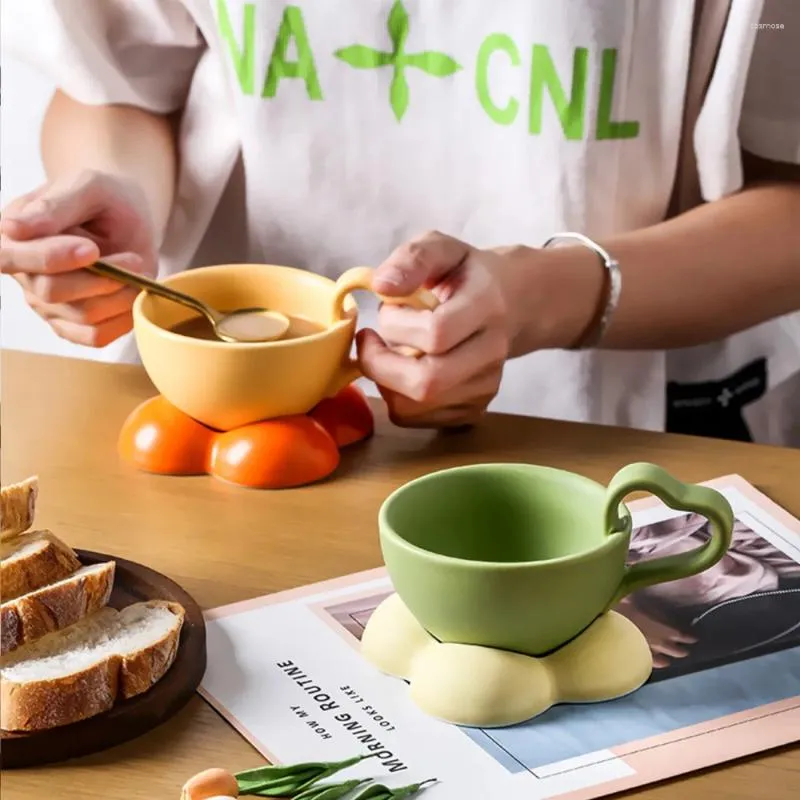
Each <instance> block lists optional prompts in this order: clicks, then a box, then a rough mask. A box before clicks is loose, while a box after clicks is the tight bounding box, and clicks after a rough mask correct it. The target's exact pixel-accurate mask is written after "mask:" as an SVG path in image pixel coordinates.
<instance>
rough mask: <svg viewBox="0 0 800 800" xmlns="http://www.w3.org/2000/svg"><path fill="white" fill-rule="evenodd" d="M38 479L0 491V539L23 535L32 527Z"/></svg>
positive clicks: (31, 479) (37, 492) (14, 484)
mask: <svg viewBox="0 0 800 800" xmlns="http://www.w3.org/2000/svg"><path fill="white" fill-rule="evenodd" d="M38 495H39V479H38V478H36V477H33V478H28V479H27V480H24V481H22V482H21V483H12V484H11V485H10V486H4V487H3V488H2V489H0V539H2V540H3V541H5V540H6V539H9V538H11V537H12V536H16V535H17V534H18V533H24V532H25V531H26V530H28V528H30V527H31V525H33V517H34V515H35V513H36V498H37V497H38Z"/></svg>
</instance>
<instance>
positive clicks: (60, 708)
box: [0, 600, 185, 731]
mask: <svg viewBox="0 0 800 800" xmlns="http://www.w3.org/2000/svg"><path fill="white" fill-rule="evenodd" d="M184 614H185V612H184V610H183V608H182V607H181V606H180V605H178V604H176V603H167V602H162V601H158V600H154V601H150V602H148V603H137V604H136V605H132V606H128V607H127V608H126V609H124V610H123V611H116V610H114V609H113V608H104V609H102V610H100V611H98V612H97V613H96V614H93V615H92V616H90V617H87V618H86V619H84V620H82V621H81V622H79V623H78V624H76V625H73V626H72V627H71V628H67V629H66V630H63V631H59V632H58V633H53V634H51V635H49V636H46V637H45V638H44V639H40V640H39V641H38V642H36V643H34V644H31V645H27V646H25V647H23V648H21V649H20V650H18V651H17V652H16V653H13V654H11V655H10V656H6V657H5V658H3V659H2V661H0V728H2V729H3V730H7V731H34V730H45V729H48V728H56V727H59V726H61V725H69V724H71V723H73V722H78V721H80V720H82V719H87V718H89V717H93V716H95V715H97V714H102V713H103V712H105V711H108V710H110V709H111V708H112V707H113V706H114V704H115V703H116V702H117V701H119V700H123V699H128V698H130V697H134V696H135V695H138V694H142V693H143V692H146V691H147V690H148V689H149V688H150V687H151V686H153V685H154V684H155V683H156V682H157V681H159V680H160V679H161V678H162V677H163V676H164V674H165V673H166V672H167V670H169V668H170V667H171V666H172V663H173V661H174V660H175V656H176V654H177V652H178V643H179V639H180V632H181V628H182V627H183V620H184Z"/></svg>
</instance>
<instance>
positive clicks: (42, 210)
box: [14, 200, 47, 222]
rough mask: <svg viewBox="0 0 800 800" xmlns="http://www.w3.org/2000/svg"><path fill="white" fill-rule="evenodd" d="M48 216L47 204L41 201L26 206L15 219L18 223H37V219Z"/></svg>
mask: <svg viewBox="0 0 800 800" xmlns="http://www.w3.org/2000/svg"><path fill="white" fill-rule="evenodd" d="M46 215H47V204H46V203H43V202H42V201H41V200H34V201H33V202H32V203H31V204H30V205H29V206H25V207H24V208H22V209H20V211H18V212H17V215H16V216H15V217H14V219H15V220H16V221H17V222H35V221H36V218H37V217H44V216H46Z"/></svg>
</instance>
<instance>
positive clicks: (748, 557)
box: [201, 476, 800, 800]
mask: <svg viewBox="0 0 800 800" xmlns="http://www.w3.org/2000/svg"><path fill="white" fill-rule="evenodd" d="M708 485H711V486H713V487H714V488H716V489H718V490H720V491H721V492H722V493H723V494H724V495H725V496H726V497H727V499H728V500H729V502H730V503H731V505H732V507H733V509H734V512H735V515H736V526H735V529H734V535H733V542H732V545H731V547H730V549H729V551H728V553H727V554H726V555H725V556H724V557H723V559H722V561H721V562H720V563H719V564H717V565H716V566H715V567H713V568H712V569H710V570H708V571H706V572H704V573H702V574H701V575H699V576H696V577H694V578H687V579H683V580H680V581H676V582H673V583H670V584H661V585H659V586H656V587H651V588H650V589H647V590H643V591H640V592H638V593H637V594H634V595H632V596H631V597H630V598H629V599H628V600H626V601H623V603H622V604H621V605H620V606H619V607H618V608H617V611H619V612H620V613H622V614H624V615H625V616H627V617H628V618H629V619H631V620H632V621H633V622H634V623H635V624H636V625H637V626H638V627H639V629H640V630H641V631H642V633H643V634H644V635H645V637H646V638H647V641H648V644H649V645H650V649H651V652H652V654H653V661H654V670H653V674H652V676H651V678H650V680H649V681H648V682H647V683H646V684H645V685H644V686H643V687H642V688H640V689H639V690H638V691H636V692H634V693H633V694H631V695H628V696H627V697H623V698H620V699H617V700H612V701H608V702H603V703H596V704H592V705H557V706H554V707H553V708H551V709H550V710H548V711H546V712H545V713H544V714H541V715H540V716H538V717H536V718H534V719H532V720H530V721H528V722H526V723H523V724H520V725H515V726H512V727H507V728H497V729H467V728H460V727H457V726H454V725H450V724H447V723H444V722H440V721H437V720H435V719H432V718H429V717H427V716H426V715H425V714H423V713H422V712H421V711H420V710H418V709H417V708H416V706H415V705H414V704H413V703H412V702H411V700H410V699H409V698H408V690H407V686H406V684H405V683H404V682H402V681H399V680H396V679H393V678H390V677H386V676H384V675H381V674H380V673H378V672H377V670H375V669H374V667H372V666H371V665H370V664H368V663H367V662H366V661H365V660H364V659H363V658H362V657H361V656H360V654H359V640H360V637H361V634H362V632H363V630H364V627H365V625H366V623H367V621H368V620H369V617H370V615H371V613H372V612H373V610H374V609H375V608H376V607H377V606H378V605H379V604H380V603H381V601H382V600H384V599H385V598H386V597H388V596H389V595H390V594H391V592H392V587H391V583H390V581H389V579H388V577H387V576H386V573H385V571H384V570H373V571H371V572H367V573H361V574H357V575H350V576H346V577H344V578H340V579H336V580H333V581H328V582H326V583H322V584H316V585H314V586H308V587H302V588H299V589H295V590H291V591H288V592H283V593H280V594H275V595H271V596H266V597H263V598H259V599H255V600H252V601H246V602H243V603H237V604H235V605H232V606H227V607H224V608H220V609H216V610H213V611H211V612H209V613H208V615H207V618H208V671H207V673H206V676H205V678H204V681H203V685H202V688H201V693H202V694H203V696H204V697H205V698H206V699H207V700H208V702H209V703H211V704H212V705H213V706H214V707H215V708H216V709H217V710H218V711H219V712H220V713H221V714H222V715H223V716H224V717H225V718H226V719H227V720H228V721H229V722H230V723H231V724H232V725H233V726H234V727H235V728H237V729H238V730H239V731H240V732H241V733H242V735H244V736H245V737H246V738H247V739H248V740H249V741H250V742H251V743H252V744H253V745H254V746H255V747H256V748H257V749H258V750H259V751H260V752H261V753H262V754H263V755H264V756H265V757H266V758H268V759H269V760H272V761H277V762H283V763H288V762H297V761H309V760H324V761H330V760H337V759H340V758H342V759H343V758H348V757H350V756H353V755H356V754H358V753H371V754H373V756H374V757H373V758H371V759H369V760H367V761H365V762H363V763H362V764H360V765H359V766H358V767H356V768H354V769H353V770H352V775H353V777H359V776H363V777H372V778H376V779H379V780H380V781H381V782H383V783H385V784H387V785H389V786H404V785H407V784H411V783H416V782H419V781H422V780H425V779H428V778H436V779H437V780H438V782H437V783H436V784H434V785H433V786H431V787H430V788H428V789H426V791H425V797H426V798H430V800H461V798H464V797H507V798H510V799H511V800H517V799H518V800H540V799H541V800H544V798H563V799H564V800H592V799H593V798H598V797H602V796H604V795H607V794H610V793H612V792H618V791H621V790H625V789H630V788H633V787H637V786H641V785H644V784H648V783H652V782H654V781H659V780H662V779H665V778H669V777H673V776H676V775H679V774H681V773H685V772H689V771H692V770H696V769H702V768H704V767H708V766H711V765H713V764H717V763H720V762H724V761H727V760H731V759H735V758H740V757H742V756H745V755H749V754H752V753H755V752H759V751H761V750H765V749H768V748H771V747H777V746H780V745H784V744H788V743H791V742H794V741H796V740H797V739H798V735H799V734H798V731H800V522H798V521H797V520H796V519H794V518H792V517H791V516H790V515H789V514H787V513H786V512H785V511H784V510H782V509H781V508H779V507H778V506H776V505H775V504H774V503H772V502H771V501H770V500H769V499H768V498H766V497H765V496H764V495H762V494H760V493H759V492H757V491H756V490H755V489H754V488H753V487H752V486H750V485H749V484H748V483H747V482H746V481H744V480H743V479H741V478H739V477H737V476H732V477H726V478H720V479H718V480H715V481H711V482H709V484H708ZM629 507H630V509H631V511H632V513H633V517H634V528H635V529H634V533H633V535H632V540H631V553H630V562H631V563H633V562H636V561H637V560H640V559H649V558H654V557H659V556H662V555H668V554H672V553H678V552H683V551H685V550H688V549H692V548H694V547H696V546H697V545H698V544H699V543H701V542H702V541H703V539H704V538H705V537H706V536H708V530H707V523H706V521H705V520H704V519H703V518H701V517H697V516H696V515H693V514H686V513H685V512H680V511H674V510H672V509H669V508H667V507H665V506H664V505H663V504H661V503H660V502H659V501H657V500H654V499H644V500H641V501H636V502H633V503H630V504H629ZM254 766H255V765H254ZM349 774H350V773H348V775H349Z"/></svg>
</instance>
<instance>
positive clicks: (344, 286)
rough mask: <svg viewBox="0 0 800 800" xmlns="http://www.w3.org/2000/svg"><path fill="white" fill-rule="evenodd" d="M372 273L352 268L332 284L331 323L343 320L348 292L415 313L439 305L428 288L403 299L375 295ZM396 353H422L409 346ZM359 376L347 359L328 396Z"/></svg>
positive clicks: (369, 269)
mask: <svg viewBox="0 0 800 800" xmlns="http://www.w3.org/2000/svg"><path fill="white" fill-rule="evenodd" d="M373 273H374V270H373V269H372V267H353V269H349V270H347V272H345V273H344V274H343V275H341V276H340V277H339V280H338V281H336V293H335V294H334V296H333V310H332V313H331V319H332V322H334V323H336V322H340V321H341V320H343V319H345V317H346V314H345V310H344V303H345V300H346V299H347V297H348V295H349V294H350V293H351V292H356V291H366V292H372V293H373V294H375V295H376V296H377V297H378V299H379V300H380V301H381V302H382V303H386V304H387V305H394V306H409V307H410V308H415V309H417V310H418V311H426V310H427V311H433V310H434V309H435V308H437V307H438V306H439V300H438V299H437V298H436V295H435V294H434V293H433V292H431V291H429V290H428V289H417V291H416V292H414V293H413V294H411V295H408V296H407V297H386V296H385V295H382V294H379V293H378V292H376V291H375V290H374V289H373V288H372V275H373ZM396 352H398V353H400V354H401V355H404V356H408V357H410V358H419V357H420V356H422V352H421V351H419V350H415V349H414V348H411V347H398V348H396ZM360 377H362V374H361V369H360V368H359V366H358V361H357V360H356V359H354V358H349V357H348V359H347V361H346V362H345V363H344V364H343V365H342V368H341V370H340V372H339V373H338V374H337V376H336V378H335V379H334V381H333V384H332V386H331V389H330V390H329V391H328V397H333V395H335V394H337V393H338V392H340V391H341V390H342V389H344V387H345V386H349V385H350V384H351V383H353V381H356V380H358V379H359V378H360Z"/></svg>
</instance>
